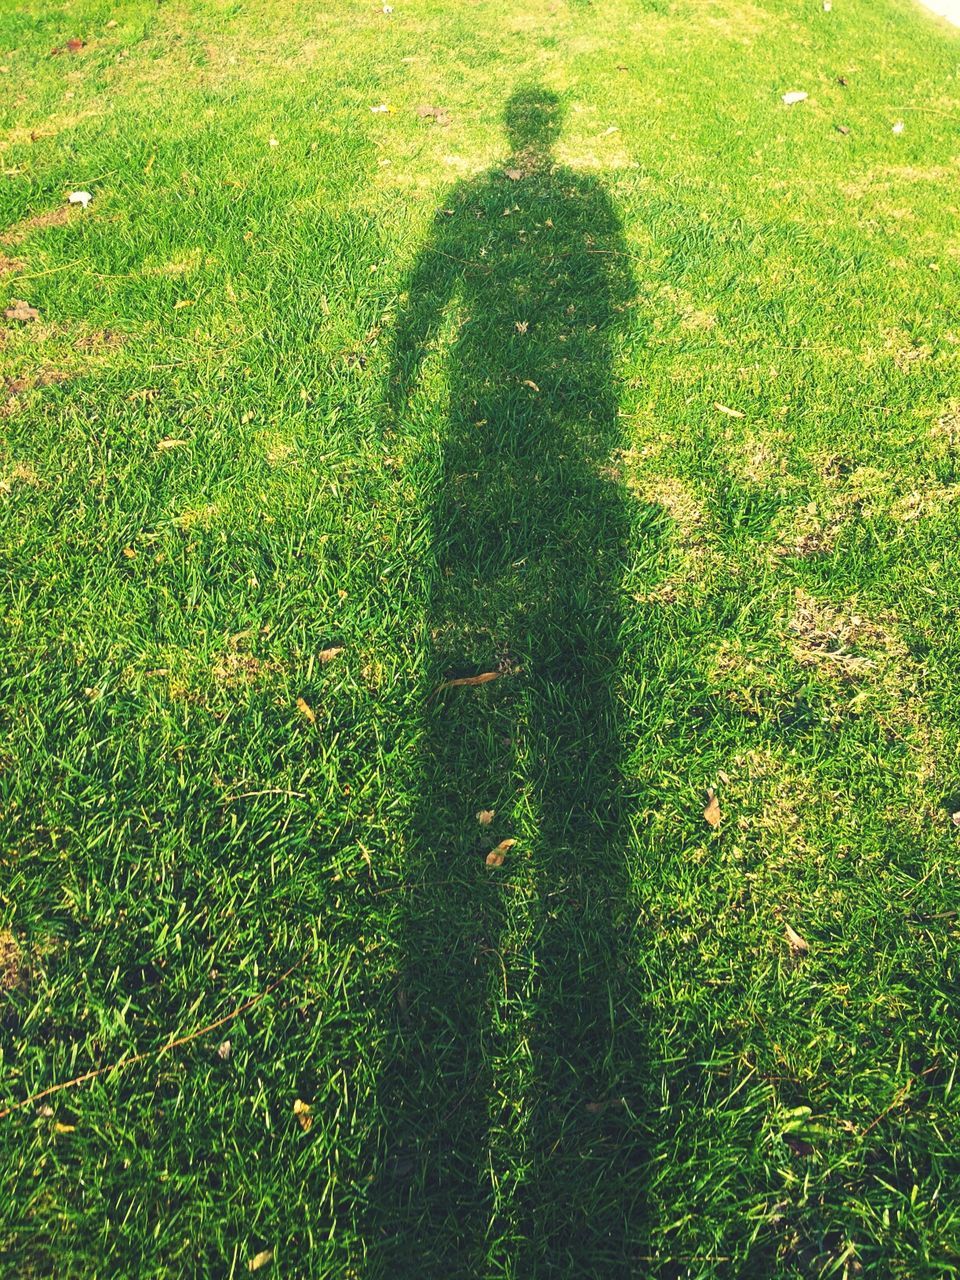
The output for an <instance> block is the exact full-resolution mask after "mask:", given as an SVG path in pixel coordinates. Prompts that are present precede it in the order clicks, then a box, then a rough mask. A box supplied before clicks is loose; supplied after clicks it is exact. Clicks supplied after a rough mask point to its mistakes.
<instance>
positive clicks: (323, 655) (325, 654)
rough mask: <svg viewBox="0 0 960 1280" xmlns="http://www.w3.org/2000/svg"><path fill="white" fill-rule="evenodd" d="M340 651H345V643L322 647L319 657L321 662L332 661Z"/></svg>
mask: <svg viewBox="0 0 960 1280" xmlns="http://www.w3.org/2000/svg"><path fill="white" fill-rule="evenodd" d="M338 653H343V645H342V644H335V645H331V647H330V648H329V649H321V650H320V652H319V653H318V654H317V657H318V658H319V659H320V661H321V662H332V661H333V660H334V658H335V657H336V656H337V654H338Z"/></svg>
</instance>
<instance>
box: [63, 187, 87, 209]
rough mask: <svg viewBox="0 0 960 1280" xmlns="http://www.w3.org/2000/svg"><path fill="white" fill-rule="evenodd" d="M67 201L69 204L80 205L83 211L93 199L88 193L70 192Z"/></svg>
mask: <svg viewBox="0 0 960 1280" xmlns="http://www.w3.org/2000/svg"><path fill="white" fill-rule="evenodd" d="M67 199H68V200H69V201H70V203H71V204H82V205H83V207H84V209H85V208H86V207H87V205H88V204H89V203H90V201H91V200H92V199H93V196H92V195H91V194H90V192H89V191H71V192H70V194H69V195H68V196H67Z"/></svg>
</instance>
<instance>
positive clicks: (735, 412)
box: [713, 403, 747, 418]
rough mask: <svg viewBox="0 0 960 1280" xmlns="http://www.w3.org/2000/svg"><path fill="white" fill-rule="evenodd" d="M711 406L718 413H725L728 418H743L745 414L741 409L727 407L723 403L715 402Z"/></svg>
mask: <svg viewBox="0 0 960 1280" xmlns="http://www.w3.org/2000/svg"><path fill="white" fill-rule="evenodd" d="M713 407H714V408H715V409H716V411H717V412H718V413H725V414H726V415H727V417H728V418H745V417H746V416H747V415H746V414H745V413H744V412H743V411H742V410H741V409H728V408H727V406H726V405H725V404H717V403H715V404H714V406H713Z"/></svg>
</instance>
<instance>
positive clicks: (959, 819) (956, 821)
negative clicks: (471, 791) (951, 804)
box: [950, 812, 960, 827]
mask: <svg viewBox="0 0 960 1280" xmlns="http://www.w3.org/2000/svg"><path fill="white" fill-rule="evenodd" d="M950 816H951V817H952V819H953V825H954V826H955V827H960V812H958V813H954V814H951V815H950Z"/></svg>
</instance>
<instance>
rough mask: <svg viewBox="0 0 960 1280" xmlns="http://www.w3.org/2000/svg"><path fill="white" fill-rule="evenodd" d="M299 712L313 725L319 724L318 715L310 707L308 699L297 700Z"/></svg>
mask: <svg viewBox="0 0 960 1280" xmlns="http://www.w3.org/2000/svg"><path fill="white" fill-rule="evenodd" d="M297 710H298V711H299V712H300V713H301V715H303V716H305V717H306V718H307V719H308V720H309V721H310V723H311V724H316V723H317V713H316V712H315V711H314V709H313V707H311V706H310V703H309V702H308V701H307V700H306V698H298V699H297Z"/></svg>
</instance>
